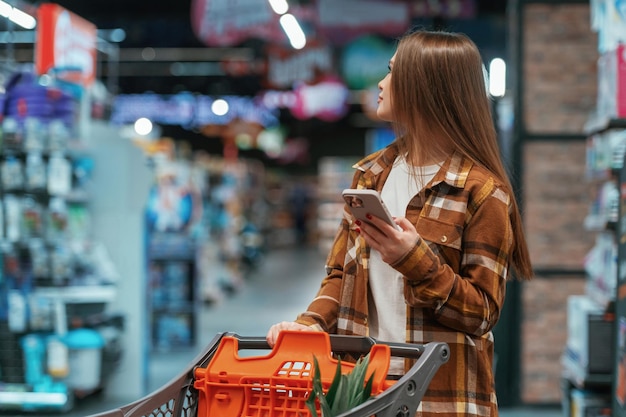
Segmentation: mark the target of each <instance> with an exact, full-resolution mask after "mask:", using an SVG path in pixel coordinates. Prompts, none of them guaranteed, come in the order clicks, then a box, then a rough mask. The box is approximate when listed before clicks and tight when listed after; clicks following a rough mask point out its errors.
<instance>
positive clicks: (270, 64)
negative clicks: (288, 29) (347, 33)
mask: <svg viewBox="0 0 626 417" xmlns="http://www.w3.org/2000/svg"><path fill="white" fill-rule="evenodd" d="M266 56H267V78H266V80H265V81H266V84H267V86H268V87H269V88H291V87H293V86H294V84H295V83H297V82H306V83H312V82H315V81H316V77H319V76H320V75H323V74H326V73H330V72H332V71H333V70H334V68H335V63H334V62H333V51H332V50H331V48H330V47H329V46H327V45H319V44H317V43H315V42H312V43H311V44H310V45H308V46H307V47H306V48H304V49H301V50H294V49H293V48H287V47H285V46H282V45H271V46H269V47H268V48H267V50H266Z"/></svg>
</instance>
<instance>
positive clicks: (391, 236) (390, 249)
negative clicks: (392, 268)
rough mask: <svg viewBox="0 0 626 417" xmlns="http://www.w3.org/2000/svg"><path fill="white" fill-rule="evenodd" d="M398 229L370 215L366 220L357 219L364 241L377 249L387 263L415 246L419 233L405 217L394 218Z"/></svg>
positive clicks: (391, 262)
mask: <svg viewBox="0 0 626 417" xmlns="http://www.w3.org/2000/svg"><path fill="white" fill-rule="evenodd" d="M394 220H395V222H396V224H397V225H398V226H400V229H395V228H393V227H392V226H390V225H388V224H387V223H385V221H384V220H382V219H380V218H378V217H376V216H371V218H369V217H368V222H370V223H371V224H369V223H367V222H360V221H357V225H358V226H359V233H360V234H361V236H363V238H364V239H365V242H366V243H367V244H368V245H369V246H371V247H372V249H375V250H377V251H378V252H379V253H380V255H381V258H382V260H383V261H384V262H386V263H388V264H389V265H391V264H394V263H395V262H396V261H398V260H400V258H402V257H403V256H404V255H405V254H406V253H408V252H409V251H410V250H411V249H413V247H414V246H415V242H416V241H417V239H418V237H419V235H418V234H417V230H415V226H413V224H412V223H411V222H410V221H409V220H408V219H406V218H405V217H396V218H394Z"/></svg>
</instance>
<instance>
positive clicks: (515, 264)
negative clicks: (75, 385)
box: [267, 31, 532, 417]
mask: <svg viewBox="0 0 626 417" xmlns="http://www.w3.org/2000/svg"><path fill="white" fill-rule="evenodd" d="M378 87H379V89H380V94H379V99H378V109H377V114H378V116H379V117H380V118H381V119H383V120H386V121H389V122H392V123H393V125H394V128H395V129H396V131H397V139H396V140H395V141H394V142H393V143H392V144H391V145H390V146H388V147H387V148H385V149H383V150H381V151H378V152H376V153H374V154H372V155H369V156H367V157H366V158H364V159H363V160H362V161H360V162H359V163H357V164H356V165H355V168H356V172H355V174H354V178H353V183H352V188H371V189H376V190H378V191H380V192H381V195H382V198H383V201H384V202H385V204H386V205H387V208H388V209H389V210H390V212H391V213H392V214H393V215H394V216H395V221H396V223H397V224H398V225H399V226H400V229H401V230H396V229H394V228H393V227H392V226H389V225H387V224H385V223H384V222H383V221H382V220H380V219H378V218H372V219H371V222H370V223H371V224H368V223H365V222H360V221H355V220H354V218H353V217H352V216H351V215H350V212H349V208H348V207H347V206H346V207H345V208H344V218H343V220H342V222H341V226H340V228H339V230H338V232H337V235H336V238H335V241H334V244H333V247H332V250H331V252H330V254H329V255H328V258H327V266H326V269H327V273H328V275H327V276H326V277H325V278H324V279H323V281H322V284H321V288H320V290H319V292H318V294H317V296H316V297H315V298H314V300H313V301H312V303H311V304H310V306H309V307H308V309H307V311H305V312H304V313H302V314H300V315H299V316H298V318H297V319H296V321H294V322H282V323H278V324H275V325H274V326H272V327H271V328H270V330H269V332H268V334H267V340H268V342H269V343H270V345H273V344H274V343H275V341H276V337H277V335H278V333H279V332H280V331H281V330H284V329H291V330H306V331H310V330H317V331H326V332H330V333H339V334H349V335H368V336H371V337H374V338H377V339H379V340H385V341H400V342H408V343H428V342H430V341H442V342H447V343H448V345H449V346H450V352H451V357H450V360H449V361H448V363H446V364H445V365H443V366H442V367H441V368H440V369H439V371H438V372H437V374H436V375H435V377H434V379H433V380H432V382H431V384H430V385H429V388H428V391H427V392H426V395H425V396H424V398H423V400H422V402H421V404H420V407H419V409H418V413H417V415H418V416H434V415H437V416H450V417H453V416H457V417H458V416H492V417H493V416H497V415H498V411H497V401H496V395H495V387H494V378H493V335H492V332H491V330H492V329H493V327H494V326H495V324H496V323H497V321H498V318H499V316H500V312H501V310H502V305H503V302H504V295H505V289H506V282H507V279H509V278H510V277H511V276H512V274H513V271H512V270H514V272H515V274H516V276H517V277H518V278H521V279H530V278H531V276H532V269H531V264H530V260H529V255H528V250H527V247H526V241H525V237H524V233H523V229H522V221H521V216H520V213H519V210H518V206H517V203H516V201H515V197H514V194H513V189H512V186H511V183H510V181H509V179H508V177H507V174H506V171H505V169H504V167H503V165H502V162H501V160H500V154H499V150H498V144H497V138H496V132H495V129H494V124H493V120H492V117H491V111H490V103H489V98H488V95H487V92H486V89H485V82H484V76H483V65H482V60H481V56H480V53H479V51H478V48H477V47H476V45H475V44H474V43H473V42H472V41H471V40H470V39H468V38H467V37H466V36H464V35H462V34H455V33H446V32H428V31H416V32H412V33H409V34H407V35H406V36H404V37H403V38H402V39H401V40H400V42H399V44H398V48H397V50H396V53H395V55H394V56H393V57H392V58H391V60H390V62H389V73H388V74H387V75H386V76H385V78H384V79H383V80H382V81H380V83H379V85H378ZM410 365H411V363H409V361H406V363H404V361H401V362H400V363H397V362H396V361H394V362H392V364H391V367H390V373H391V374H397V375H401V374H402V373H403V372H404V371H405V370H406V369H408V368H407V367H410Z"/></svg>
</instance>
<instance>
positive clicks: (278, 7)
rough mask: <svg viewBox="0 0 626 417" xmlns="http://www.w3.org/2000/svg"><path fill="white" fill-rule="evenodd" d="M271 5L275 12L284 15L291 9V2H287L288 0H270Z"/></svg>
mask: <svg viewBox="0 0 626 417" xmlns="http://www.w3.org/2000/svg"><path fill="white" fill-rule="evenodd" d="M269 2H270V6H272V10H274V13H276V14H279V15H282V14H285V13H287V12H288V11H289V4H287V0H269Z"/></svg>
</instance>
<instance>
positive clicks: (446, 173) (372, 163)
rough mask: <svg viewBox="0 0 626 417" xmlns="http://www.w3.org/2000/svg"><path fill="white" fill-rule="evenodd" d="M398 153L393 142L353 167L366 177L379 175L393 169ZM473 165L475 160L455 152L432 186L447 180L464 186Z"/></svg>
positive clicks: (437, 174)
mask: <svg viewBox="0 0 626 417" xmlns="http://www.w3.org/2000/svg"><path fill="white" fill-rule="evenodd" d="M398 153H399V152H398V147H397V145H396V144H395V143H392V144H391V145H389V146H387V147H385V148H384V149H381V150H380V151H378V152H375V153H373V154H370V155H368V156H366V157H365V158H363V159H361V160H360V161H359V162H357V163H356V164H354V165H353V166H352V167H353V168H355V169H358V170H360V171H363V176H364V177H365V178H369V177H372V176H377V175H380V174H381V173H382V172H384V171H386V170H390V169H391V167H392V165H393V162H394V161H395V160H396V157H397V156H398ZM473 166H474V162H473V161H472V160H471V159H469V158H467V157H465V156H463V155H462V154H460V153H459V152H454V153H453V154H452V155H450V156H449V157H448V159H446V160H445V161H444V163H443V164H442V165H441V168H440V169H439V171H437V173H436V174H435V176H434V177H433V179H432V181H431V183H430V187H433V186H435V185H437V184H439V183H441V182H445V183H446V184H448V185H450V186H452V187H455V188H463V187H465V182H466V181H467V176H468V174H469V172H470V170H471V169H472V167H473Z"/></svg>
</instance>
